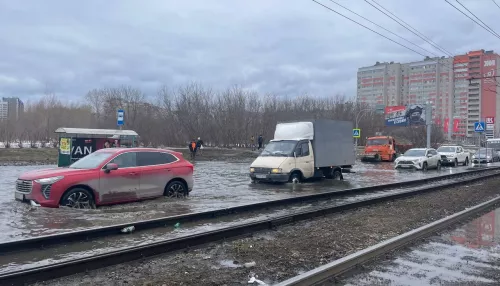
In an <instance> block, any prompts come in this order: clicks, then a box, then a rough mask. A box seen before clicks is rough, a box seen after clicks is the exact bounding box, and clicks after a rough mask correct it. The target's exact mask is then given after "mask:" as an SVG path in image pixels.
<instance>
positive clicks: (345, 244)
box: [39, 178, 500, 285]
mask: <svg viewBox="0 0 500 286" xmlns="http://www.w3.org/2000/svg"><path fill="white" fill-rule="evenodd" d="M499 184H500V178H494V179H488V180H484V181H483V182H481V183H478V182H476V183H474V184H471V185H463V186H460V187H454V188H447V189H443V190H440V191H437V192H432V193H428V194H423V195H419V196H415V197H412V198H407V199H402V200H396V201H392V202H387V203H383V204H378V205H374V206H371V207H365V208H360V209H357V210H353V211H347V212H345V213H341V214H334V215H329V216H326V217H323V218H319V219H315V220H310V221H304V222H300V223H296V224H294V225H288V226H282V227H280V228H278V229H277V230H274V231H265V232H261V233H258V234H255V235H254V236H253V237H249V238H242V239H238V240H234V241H228V242H224V243H212V244H210V245H207V246H206V247H203V248H200V249H194V250H190V251H183V252H180V253H177V254H170V255H168V254H166V255H160V256H157V257H154V258H148V259H143V260H138V261H134V262H130V263H126V264H121V265H116V266H111V267H107V268H103V269H100V270H96V271H90V272H88V273H85V274H78V275H74V276H70V277H66V278H61V279H58V280H53V281H47V282H44V283H41V284H39V285H247V282H248V279H249V275H251V274H252V273H255V274H257V275H258V279H260V280H263V281H265V282H266V283H268V284H273V283H276V282H279V281H282V280H285V279H288V278H290V277H292V276H295V275H297V274H299V273H302V272H304V271H308V270H310V269H313V268H315V267H318V266H320V265H322V264H325V263H328V262H330V261H333V260H335V259H339V258H341V257H344V256H346V255H348V254H351V253H353V252H356V251H358V250H361V249H363V248H366V247H368V246H371V245H374V244H376V243H378V242H380V241H383V240H385V239H388V238H390V237H394V236H397V235H399V234H402V233H404V232H407V231H409V230H411V229H414V228H417V227H420V226H422V225H425V224H427V223H430V222H432V221H435V220H437V219H440V218H443V217H445V216H447V215H450V214H452V213H455V212H458V211H461V210H463V209H464V208H466V207H470V206H473V205H475V204H478V203H480V202H483V201H486V200H488V199H491V198H493V197H495V196H497V195H498V193H499V191H498V185H499ZM250 262H255V266H252V267H248V268H247V267H245V263H250Z"/></svg>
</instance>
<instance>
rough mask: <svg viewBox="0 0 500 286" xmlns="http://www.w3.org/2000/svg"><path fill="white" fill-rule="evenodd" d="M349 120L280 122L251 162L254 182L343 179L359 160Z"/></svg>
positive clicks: (251, 175) (251, 174)
mask: <svg viewBox="0 0 500 286" xmlns="http://www.w3.org/2000/svg"><path fill="white" fill-rule="evenodd" d="M352 129H353V124H352V122H350V121H336V120H326V119H318V120H312V121H301V122H289V123H278V124H277V125H276V131H275V132H274V139H273V140H271V141H270V142H269V144H267V145H266V147H265V148H264V150H263V151H262V153H261V154H260V156H259V157H257V159H255V161H254V162H253V163H252V165H251V166H250V178H251V179H252V181H253V182H277V183H286V182H294V183H297V182H301V181H303V180H307V179H310V178H328V179H343V176H342V172H343V171H344V172H348V171H349V170H350V169H351V168H352V166H353V165H354V162H355V160H356V155H355V151H354V144H353V140H352Z"/></svg>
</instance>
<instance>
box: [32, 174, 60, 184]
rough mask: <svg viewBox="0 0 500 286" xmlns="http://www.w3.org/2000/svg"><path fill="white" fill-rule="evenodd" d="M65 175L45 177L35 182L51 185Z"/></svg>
mask: <svg viewBox="0 0 500 286" xmlns="http://www.w3.org/2000/svg"><path fill="white" fill-rule="evenodd" d="M63 178H64V176H57V177H50V178H43V179H37V180H35V182H37V183H39V184H41V185H51V184H53V183H55V182H57V181H59V180H62V179H63Z"/></svg>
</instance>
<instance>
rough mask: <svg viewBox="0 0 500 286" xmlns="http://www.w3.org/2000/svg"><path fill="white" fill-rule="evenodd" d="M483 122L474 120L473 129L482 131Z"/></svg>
mask: <svg viewBox="0 0 500 286" xmlns="http://www.w3.org/2000/svg"><path fill="white" fill-rule="evenodd" d="M484 130H485V128H484V122H474V131H475V132H484Z"/></svg>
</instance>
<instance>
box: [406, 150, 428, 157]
mask: <svg viewBox="0 0 500 286" xmlns="http://www.w3.org/2000/svg"><path fill="white" fill-rule="evenodd" d="M403 156H408V157H424V156H425V150H416V149H410V150H408V151H406V152H405V154H404V155H403Z"/></svg>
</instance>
